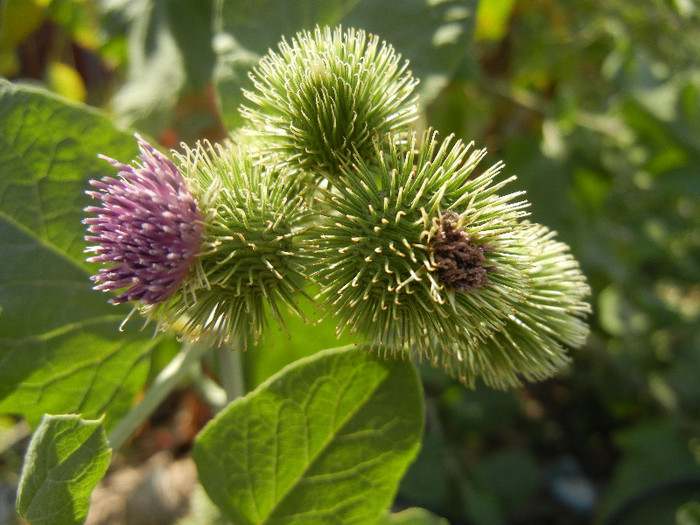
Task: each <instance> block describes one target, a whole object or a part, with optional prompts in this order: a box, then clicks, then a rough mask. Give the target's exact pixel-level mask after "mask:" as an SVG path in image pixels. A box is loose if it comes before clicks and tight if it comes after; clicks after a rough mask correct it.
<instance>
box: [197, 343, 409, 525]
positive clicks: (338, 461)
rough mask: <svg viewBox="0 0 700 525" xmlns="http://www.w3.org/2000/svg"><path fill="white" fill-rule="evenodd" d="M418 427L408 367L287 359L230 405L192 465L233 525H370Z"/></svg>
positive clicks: (388, 496) (342, 352)
mask: <svg viewBox="0 0 700 525" xmlns="http://www.w3.org/2000/svg"><path fill="white" fill-rule="evenodd" d="M422 427H423V401H422V393H421V388H420V384H419V382H418V378H417V374H416V371H415V369H414V367H413V366H412V365H411V364H410V363H408V362H404V361H394V360H384V359H380V358H377V357H375V356H373V355H368V354H366V353H362V352H360V351H359V350H358V349H357V348H354V347H343V348H339V349H334V350H328V351H323V352H321V353H319V354H316V355H315V356H311V357H308V358H305V359H302V360H300V361H297V362H296V363H294V364H292V365H290V366H288V367H286V368H285V369H283V370H282V371H281V372H280V373H279V374H277V375H275V376H273V377H271V378H270V380H268V381H267V382H265V383H264V384H263V385H261V386H260V387H259V388H257V389H256V390H254V391H253V392H251V393H250V394H249V395H247V396H246V397H244V398H241V399H239V400H237V401H234V402H233V403H231V404H230V405H229V406H228V407H227V408H226V409H225V410H224V411H222V412H221V413H220V414H219V415H218V416H217V417H216V418H215V419H214V420H213V421H212V422H210V423H209V424H208V425H207V426H206V427H205V428H204V430H203V431H202V432H201V433H200V435H199V437H198V439H197V441H196V443H195V447H194V450H193V457H194V460H195V462H196V464H197V468H198V470H199V476H200V480H201V482H202V485H203V486H204V488H205V490H206V491H207V493H208V494H209V496H210V497H211V499H212V501H214V503H216V504H217V505H218V506H219V507H220V508H221V509H222V510H223V512H224V514H225V515H226V516H227V517H228V518H229V519H231V520H232V521H233V522H234V523H237V524H248V523H346V524H349V523H363V524H364V523H372V522H373V521H375V520H377V519H378V517H379V515H380V513H381V512H382V511H383V510H384V509H386V508H387V507H388V506H389V504H390V503H391V500H392V498H393V496H394V494H395V492H396V489H397V486H398V483H399V480H400V478H401V476H402V475H403V472H404V471H405V469H406V467H407V466H408V464H409V463H410V462H411V461H412V460H413V458H414V457H415V455H416V453H417V451H418V447H419V442H420V437H421V432H422Z"/></svg>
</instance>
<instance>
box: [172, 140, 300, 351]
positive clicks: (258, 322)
mask: <svg viewBox="0 0 700 525" xmlns="http://www.w3.org/2000/svg"><path fill="white" fill-rule="evenodd" d="M175 156H176V158H177V159H178V160H179V161H180V164H181V165H182V166H183V169H184V171H185V172H186V173H187V175H188V178H190V179H191V181H192V184H193V186H194V187H195V189H194V192H195V194H196V195H197V198H198V201H199V202H200V203H201V206H202V213H203V215H204V217H205V218H204V223H205V228H204V233H203V241H202V250H201V254H200V255H199V256H198V258H197V261H196V265H197V268H196V272H197V275H198V278H199V279H198V282H197V283H193V285H192V286H190V287H189V288H188V293H186V294H182V295H179V296H177V297H176V298H175V299H174V300H173V301H172V302H170V304H169V305H168V309H167V310H166V311H165V312H163V315H162V318H161V325H162V326H168V325H173V324H176V323H177V324H178V325H179V327H180V329H181V330H182V331H183V333H185V334H187V336H188V337H189V338H193V339H197V338H204V339H206V340H207V341H209V342H211V343H213V344H225V343H228V342H232V341H237V342H240V341H241V340H242V339H243V338H244V337H246V336H247V335H251V336H253V337H254V338H257V337H259V336H260V335H261V334H262V332H263V330H264V328H265V327H266V319H267V317H268V313H267V312H268V311H269V312H270V314H271V315H272V317H273V318H275V319H276V320H278V322H280V324H283V323H282V318H281V312H280V304H282V305H286V306H287V307H289V309H291V310H292V311H295V312H297V313H299V314H301V311H300V310H299V307H298V305H297V297H298V296H297V295H296V294H297V292H299V291H300V289H302V288H304V286H305V280H306V278H305V277H304V276H303V269H304V268H303V264H302V263H303V262H304V258H305V255H304V253H303V247H302V246H300V245H299V244H298V243H296V242H295V238H296V237H298V236H299V235H300V234H301V233H303V232H304V230H305V227H306V226H305V225H306V223H308V221H309V212H308V210H307V209H306V207H305V205H304V200H303V198H302V196H301V195H299V194H298V192H297V187H296V180H295V179H294V178H293V177H291V176H289V175H288V174H287V173H286V172H285V170H284V169H283V168H280V167H278V166H272V167H270V166H266V165H265V164H263V163H262V162H261V161H260V156H261V155H260V153H259V152H256V151H255V150H250V149H248V148H246V147H242V146H233V145H230V144H228V145H224V146H221V145H217V146H216V147H214V146H212V145H211V144H209V143H208V142H204V143H200V144H198V145H197V146H196V147H195V148H193V149H190V148H186V151H185V152H184V154H175Z"/></svg>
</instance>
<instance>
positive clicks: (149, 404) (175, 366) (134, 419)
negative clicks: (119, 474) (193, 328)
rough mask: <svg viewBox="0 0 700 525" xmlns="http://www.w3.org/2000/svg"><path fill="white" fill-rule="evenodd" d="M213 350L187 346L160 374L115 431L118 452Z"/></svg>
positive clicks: (113, 440)
mask: <svg viewBox="0 0 700 525" xmlns="http://www.w3.org/2000/svg"><path fill="white" fill-rule="evenodd" d="M209 349H210V347H209V346H207V345H203V344H199V343H187V344H185V345H183V347H182V350H181V351H180V353H179V354H178V355H176V356H175V357H174V358H173V360H172V361H170V363H168V366H166V367H165V368H164V369H163V370H162V371H161V373H160V374H158V377H156V379H155V380H154V381H153V384H152V385H151V388H149V389H148V391H146V394H145V395H144V397H143V399H141V402H140V403H139V404H138V405H136V406H135V407H134V408H133V409H131V411H130V412H129V413H128V414H127V415H126V417H125V418H124V419H123V420H122V421H121V422H120V423H119V425H117V427H116V428H115V429H114V430H112V433H111V434H110V435H109V442H110V444H111V445H112V448H114V450H118V449H120V448H121V447H122V446H123V445H124V443H126V441H127V439H129V437H130V436H131V435H132V434H133V433H134V432H135V431H136V429H138V428H139V427H140V426H141V425H142V424H143V423H144V421H146V420H147V419H148V418H149V416H150V415H151V414H152V413H153V411H154V410H155V409H156V408H158V406H160V404H161V403H162V402H163V400H164V399H165V398H166V397H167V396H168V394H170V392H172V391H173V389H174V388H175V387H176V386H177V385H178V384H179V383H180V381H181V380H182V379H183V378H184V377H185V376H186V375H187V374H188V373H189V371H190V369H191V368H192V366H193V365H194V364H195V363H197V362H198V361H199V360H200V359H201V358H202V357H203V356H204V355H205V354H206V353H207V352H208V351H209Z"/></svg>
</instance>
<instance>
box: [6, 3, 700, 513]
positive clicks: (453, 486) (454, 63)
mask: <svg viewBox="0 0 700 525" xmlns="http://www.w3.org/2000/svg"><path fill="white" fill-rule="evenodd" d="M0 5H2V10H3V11H2V13H3V25H2V29H1V31H2V32H1V33H0V75H2V76H3V77H5V78H8V79H10V80H13V81H19V82H29V83H34V84H40V85H43V86H45V87H46V88H47V89H49V90H51V91H54V92H56V93H59V94H60V95H62V96H64V97H67V98H69V99H73V100H75V101H79V102H84V103H86V104H89V105H92V106H96V107H98V108H101V109H103V110H104V111H105V112H107V113H109V114H110V115H112V116H113V118H114V119H115V121H116V122H118V123H119V124H120V125H121V126H123V127H125V128H128V129H135V130H139V131H141V132H143V133H145V134H147V135H149V136H151V137H154V138H155V139H156V140H158V141H159V142H160V144H161V145H162V146H163V147H164V148H169V147H177V145H178V144H179V143H180V141H185V142H187V143H193V142H194V141H195V140H197V139H200V138H209V139H211V140H219V139H221V138H223V137H224V136H225V135H226V133H227V130H231V129H234V128H235V127H236V126H238V125H239V124H240V123H241V121H240V118H239V116H238V114H237V107H238V105H239V104H240V103H241V102H242V100H243V99H242V96H241V92H240V89H241V87H242V86H243V87H246V86H247V77H246V72H247V71H248V70H249V69H250V68H251V67H252V66H254V64H255V63H256V62H257V60H258V59H259V57H260V55H261V54H262V53H264V52H265V51H266V50H267V49H268V48H270V47H273V46H274V45H275V44H276V42H277V41H278V40H279V39H280V37H281V36H282V35H287V36H292V35H293V34H294V33H295V32H296V31H298V30H301V29H306V28H312V27H313V26H314V25H315V24H316V23H319V24H331V25H335V24H337V23H342V24H343V25H345V26H354V27H358V28H363V29H366V30H368V31H370V32H373V33H376V34H378V35H379V36H381V37H382V38H383V39H385V40H386V41H388V42H389V43H391V44H393V45H394V47H395V48H396V49H397V50H398V51H399V52H400V53H402V55H403V56H404V57H405V58H407V59H409V60H410V61H411V65H412V67H411V69H412V70H413V72H414V74H415V75H416V76H418V77H419V78H420V79H421V84H420V94H421V104H422V108H423V115H422V119H421V122H420V123H419V125H420V126H432V127H435V128H437V129H438V130H440V133H441V134H443V135H447V134H449V133H455V134H456V135H458V136H459V137H461V138H463V139H465V140H474V141H475V143H476V145H477V146H486V147H488V149H489V151H490V155H489V157H487V160H488V159H490V160H491V162H492V163H495V162H496V161H497V160H498V159H503V160H505V161H506V163H507V168H506V174H511V173H516V174H517V175H518V180H517V181H516V182H515V183H514V185H513V187H512V188H511V189H513V190H515V189H524V190H526V191H527V194H528V198H529V200H530V201H531V202H532V214H533V217H534V218H535V220H536V221H538V222H542V223H545V224H547V225H548V226H550V227H552V228H553V229H556V230H558V231H559V234H560V239H562V240H563V241H565V242H567V243H569V244H570V245H571V247H572V250H573V252H574V254H575V255H576V257H577V258H578V259H579V260H580V262H581V264H582V266H583V269H584V271H585V273H586V274H587V276H588V278H589V280H590V283H591V286H592V288H593V296H592V297H591V302H592V305H593V309H594V314H593V315H592V317H591V319H590V321H591V328H592V333H591V336H590V339H589V341H588V344H587V345H586V347H585V348H583V349H581V350H578V351H576V352H574V353H573V362H572V365H571V367H570V368H569V369H568V370H566V371H564V372H563V373H562V374H561V375H560V376H559V377H557V378H554V379H551V380H549V381H546V382H543V383H540V384H533V385H527V386H525V387H523V388H521V389H517V390H513V391H508V392H497V391H492V390H489V389H487V388H485V387H481V388H478V389H476V390H475V391H468V390H465V389H464V388H463V387H462V386H461V385H459V384H457V383H455V382H453V381H451V380H449V379H448V378H446V377H444V375H443V374H442V373H441V372H440V371H438V370H431V369H425V370H423V372H424V374H423V375H424V383H425V388H426V401H427V409H428V425H427V428H426V433H425V438H424V446H423V451H422V453H421V455H420V457H419V459H418V461H417V462H416V464H415V465H414V467H413V468H412V469H411V471H410V472H409V474H408V476H407V477H406V479H405V481H404V484H403V486H402V489H401V491H400V494H399V497H398V500H397V505H419V506H423V507H426V508H428V509H430V510H432V511H433V512H435V513H437V514H440V515H442V516H445V517H446V518H447V519H448V520H450V522H451V523H453V524H459V523H469V524H479V525H482V524H483V525H487V524H489V525H490V524H499V523H503V524H513V525H515V524H579V523H580V524H584V523H600V524H604V525H622V524H641V525H645V524H649V525H652V524H654V525H655V524H665V523H677V524H678V525H690V524H697V523H700V467H699V466H698V464H699V463H698V461H699V460H700V419H699V417H698V416H699V415H700V329H699V328H700V322H699V321H700V199H699V197H700V169H699V168H698V166H700V6H699V5H698V4H697V3H696V1H695V0H645V1H640V2H629V1H625V0H606V1H605V2H602V1H599V0H577V1H573V0H558V1H549V0H482V1H481V2H477V1H476V0H465V1H457V0H423V1H421V0H402V1H400V2H399V1H396V2H393V1H388V0H386V1H375V0H359V1H358V0H354V1H350V0H346V1H341V0H336V1H333V0H328V1H325V2H323V1H313V0H305V1H302V0H289V1H284V0H265V1H244V0H238V1H234V0H2V2H0ZM50 125H51V123H50V122H47V126H50ZM290 327H291V331H292V338H291V339H288V338H287V337H286V336H285V335H284V334H283V333H280V335H279V336H275V338H274V344H273V345H272V346H271V347H270V348H267V347H266V348H258V349H254V350H252V351H250V352H248V353H247V354H246V361H247V363H246V364H247V372H248V375H247V378H248V383H249V386H254V385H255V384H257V383H259V382H260V381H262V380H264V378H266V377H268V376H269V375H270V374H271V373H272V372H273V371H275V370H277V369H278V368H279V367H281V366H282V365H283V364H284V363H285V362H288V361H290V360H293V359H294V358H296V357H298V356H301V355H305V354H307V353H310V352H313V351H315V350H318V349H320V348H324V347H328V346H333V345H335V344H336V340H335V337H334V334H333V332H332V327H330V326H328V325H327V324H322V325H320V327H308V326H303V325H301V324H299V323H296V322H295V321H294V320H290ZM174 349H175V345H173V344H165V345H162V346H161V348H160V351H158V352H155V353H154V355H153V363H152V369H153V372H154V373H155V372H157V370H158V369H159V368H160V367H162V366H163V364H164V363H165V362H166V361H167V357H168V356H169V355H172V352H173V351H174ZM169 403H170V405H168V407H165V408H164V411H163V412H164V414H165V415H163V414H161V415H160V416H162V417H163V418H164V419H166V418H167V417H168V416H169V415H170V416H172V414H182V413H183V412H184V413H187V414H189V415H190V416H191V418H192V419H193V420H195V421H197V418H198V417H200V415H199V412H198V409H197V406H198V405H197V401H196V395H195V394H193V393H192V391H191V389H190V388H189V387H188V385H183V389H182V391H180V392H179V393H178V396H177V397H175V398H173V399H171V400H170V401H169ZM160 416H159V417H160ZM0 423H1V424H2V428H3V430H1V431H0V478H1V480H2V481H1V485H0V487H1V493H0V499H2V501H3V502H5V504H4V505H2V506H0V508H1V509H5V510H7V509H9V510H7V512H5V510H3V511H2V512H0V523H13V520H14V518H13V517H12V513H11V509H12V501H13V498H14V495H13V491H14V484H15V483H16V479H17V473H18V471H19V468H20V465H21V458H22V453H23V450H22V446H23V444H24V443H25V441H23V440H22V439H21V438H22V435H23V434H26V431H25V430H23V427H22V426H20V425H19V424H18V423H17V422H16V421H14V420H12V419H5V420H2V421H1V422H0ZM158 423H159V421H155V422H152V428H156V427H158ZM195 427H196V425H195ZM170 428H171V431H172V427H170ZM164 432H165V434H167V431H164ZM192 432H196V428H195V429H194V430H192ZM140 439H141V441H138V440H137V441H135V442H134V444H133V445H132V446H133V447H140V455H139V454H137V453H136V452H132V454H133V456H134V457H140V458H141V459H143V458H144V457H147V456H148V455H149V454H152V453H153V451H154V450H156V449H159V448H168V447H170V448H171V450H170V452H172V453H173V454H174V455H180V456H186V455H187V445H186V444H187V440H186V439H185V440H182V443H181V442H180V441H178V440H177V439H173V438H172V436H170V437H168V436H167V435H161V434H159V433H154V432H151V433H146V434H145V436H142V437H141V438H140ZM158 439H161V440H163V443H162V444H159V443H160V442H158V441H157V440H158ZM174 442H175V444H174V445H173V443H174ZM183 443H184V445H183ZM3 513H4V515H3Z"/></svg>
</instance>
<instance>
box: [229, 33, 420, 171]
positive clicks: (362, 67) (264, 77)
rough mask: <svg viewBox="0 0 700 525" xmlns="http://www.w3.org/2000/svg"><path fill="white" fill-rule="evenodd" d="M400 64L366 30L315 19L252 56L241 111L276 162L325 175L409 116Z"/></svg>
mask: <svg viewBox="0 0 700 525" xmlns="http://www.w3.org/2000/svg"><path fill="white" fill-rule="evenodd" d="M407 66H408V64H407V62H403V63H402V62H401V57H400V55H398V54H396V53H395V52H394V49H393V48H392V47H391V46H389V45H387V44H386V43H384V42H381V43H380V40H379V38H377V37H376V36H374V35H369V36H367V35H366V34H365V32H364V31H356V30H354V29H349V30H347V31H345V32H343V31H342V29H341V28H336V29H335V30H331V29H330V28H328V27H326V28H323V29H321V28H318V27H317V28H316V29H315V31H314V32H313V33H310V32H303V33H298V34H297V36H296V38H294V39H292V41H291V43H288V42H287V41H286V40H283V41H282V43H281V44H280V45H279V52H274V51H271V52H270V53H269V54H268V55H267V56H265V57H264V58H263V59H262V60H261V61H260V64H259V65H258V66H257V68H255V70H254V73H253V74H251V78H252V80H253V83H254V86H255V90H253V91H251V92H246V93H245V95H246V97H247V98H248V100H250V102H251V106H250V107H244V108H243V109H242V114H243V116H244V117H245V118H246V119H247V120H248V121H249V122H250V124H251V127H252V130H251V132H253V133H257V134H260V135H261V136H263V137H265V138H266V139H268V140H269V141H270V144H271V146H270V147H271V148H272V149H274V150H275V151H277V152H278V153H279V154H280V158H281V159H282V162H286V163H288V164H289V165H291V166H293V167H297V168H301V169H303V170H305V171H307V172H309V173H311V174H312V177H319V176H325V177H331V178H332V177H334V176H336V175H337V174H339V172H340V169H339V167H340V166H341V165H342V164H344V163H346V162H347V161H348V160H350V157H351V154H352V152H353V151H357V154H358V155H359V156H360V157H361V158H363V159H365V160H366V161H368V160H369V159H370V158H371V156H372V155H373V154H374V146H373V139H374V138H375V137H378V136H384V134H386V133H388V132H390V131H398V130H401V129H405V128H406V127H407V124H408V123H409V122H411V121H413V120H414V119H415V118H416V117H417V106H416V97H415V96H413V89H414V87H415V85H416V84H417V82H418V81H417V80H416V79H414V78H413V77H412V76H411V74H410V72H408V71H407Z"/></svg>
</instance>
